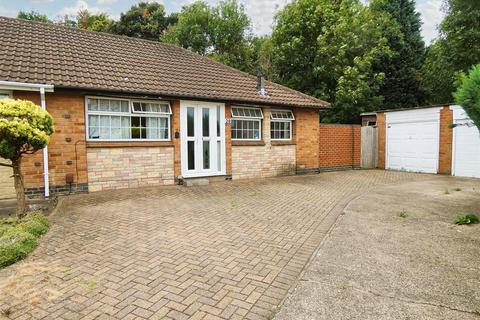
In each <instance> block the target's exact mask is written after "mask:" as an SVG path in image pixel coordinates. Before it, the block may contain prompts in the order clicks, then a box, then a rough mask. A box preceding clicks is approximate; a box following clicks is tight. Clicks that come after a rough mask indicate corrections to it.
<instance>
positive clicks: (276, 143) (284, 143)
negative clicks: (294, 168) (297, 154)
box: [271, 140, 296, 146]
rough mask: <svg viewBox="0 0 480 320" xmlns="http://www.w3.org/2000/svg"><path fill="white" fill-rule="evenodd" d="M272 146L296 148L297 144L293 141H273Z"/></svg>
mask: <svg viewBox="0 0 480 320" xmlns="http://www.w3.org/2000/svg"><path fill="white" fill-rule="evenodd" d="M271 144H272V146H294V145H296V143H295V142H294V141H292V140H288V141H280V140H278V141H276V140H272V141H271Z"/></svg>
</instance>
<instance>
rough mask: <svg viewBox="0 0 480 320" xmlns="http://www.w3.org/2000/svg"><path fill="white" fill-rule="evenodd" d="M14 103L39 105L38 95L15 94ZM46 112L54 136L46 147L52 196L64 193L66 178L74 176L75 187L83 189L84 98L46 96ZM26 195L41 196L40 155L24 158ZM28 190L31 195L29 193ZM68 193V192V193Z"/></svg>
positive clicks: (63, 93)
mask: <svg viewBox="0 0 480 320" xmlns="http://www.w3.org/2000/svg"><path fill="white" fill-rule="evenodd" d="M13 97H14V98H15V99H25V100H30V101H32V102H34V103H36V104H38V105H40V94H39V93H38V92H27V91H15V92H14V94H13ZM45 100H46V105H47V111H48V112H49V113H50V114H51V115H52V117H53V118H54V125H55V132H54V134H53V135H52V137H51V140H50V144H49V147H48V155H49V157H48V165H49V182H50V186H51V191H52V192H58V191H59V190H63V188H64V187H65V185H66V182H65V176H66V175H67V174H69V173H70V174H73V177H74V187H75V188H76V187H77V185H78V186H79V189H82V188H83V187H82V186H83V185H85V184H86V183H87V162H86V147H85V116H84V108H85V107H84V106H85V100H84V95H81V94H77V93H69V92H62V91H58V92H55V93H47V94H46V98H45ZM22 170H23V174H24V181H25V187H26V189H27V194H29V195H30V194H31V195H34V194H37V193H38V194H42V193H43V186H44V180H43V158H42V152H41V151H39V152H37V153H36V154H35V155H31V156H27V157H25V159H24V160H23V163H22ZM29 189H30V191H31V192H28V190H29ZM67 191H68V190H67Z"/></svg>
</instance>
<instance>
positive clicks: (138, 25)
mask: <svg viewBox="0 0 480 320" xmlns="http://www.w3.org/2000/svg"><path fill="white" fill-rule="evenodd" d="M176 22H177V16H176V15H175V14H173V15H171V16H168V17H167V16H166V15H165V7H164V6H163V5H162V4H160V3H158V2H143V1H142V2H140V3H138V4H137V5H133V6H132V7H131V8H130V10H128V11H127V12H125V13H122V14H121V15H120V20H119V21H118V22H115V24H114V26H113V28H112V32H113V33H116V34H120V35H125V36H129V37H136V38H142V39H147V40H155V41H158V40H159V39H160V37H161V36H162V35H163V33H164V32H165V30H166V29H167V28H168V26H169V25H173V24H175V23H176Z"/></svg>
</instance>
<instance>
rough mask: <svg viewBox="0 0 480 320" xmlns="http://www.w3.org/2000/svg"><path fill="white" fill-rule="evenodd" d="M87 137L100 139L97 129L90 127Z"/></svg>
mask: <svg viewBox="0 0 480 320" xmlns="http://www.w3.org/2000/svg"><path fill="white" fill-rule="evenodd" d="M88 137H89V138H90V139H100V133H99V131H98V127H90V128H89V129H88Z"/></svg>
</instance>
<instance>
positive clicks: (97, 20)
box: [77, 10, 114, 32]
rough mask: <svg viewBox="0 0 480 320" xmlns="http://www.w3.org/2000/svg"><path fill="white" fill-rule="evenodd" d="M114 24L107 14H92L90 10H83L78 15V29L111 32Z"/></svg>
mask: <svg viewBox="0 0 480 320" xmlns="http://www.w3.org/2000/svg"><path fill="white" fill-rule="evenodd" d="M113 23H114V22H113V20H112V19H110V18H109V17H108V15H107V14H105V13H99V14H92V13H90V12H89V11H88V10H81V11H80V12H79V13H78V15H77V24H78V27H79V28H82V29H86V30H90V31H99V32H111V30H112V28H113Z"/></svg>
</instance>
